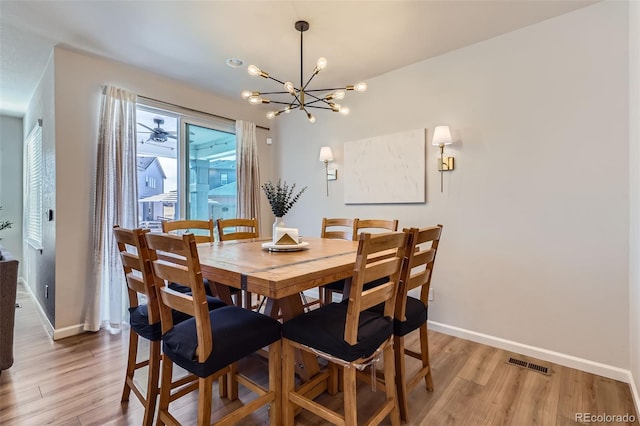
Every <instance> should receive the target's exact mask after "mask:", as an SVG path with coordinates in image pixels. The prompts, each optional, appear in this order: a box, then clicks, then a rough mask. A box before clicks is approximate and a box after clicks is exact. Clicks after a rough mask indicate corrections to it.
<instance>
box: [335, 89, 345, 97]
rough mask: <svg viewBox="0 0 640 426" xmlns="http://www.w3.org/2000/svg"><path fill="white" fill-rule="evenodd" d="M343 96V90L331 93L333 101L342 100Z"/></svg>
mask: <svg viewBox="0 0 640 426" xmlns="http://www.w3.org/2000/svg"><path fill="white" fill-rule="evenodd" d="M344 95H345V92H344V90H336V91H335V92H333V99H344Z"/></svg>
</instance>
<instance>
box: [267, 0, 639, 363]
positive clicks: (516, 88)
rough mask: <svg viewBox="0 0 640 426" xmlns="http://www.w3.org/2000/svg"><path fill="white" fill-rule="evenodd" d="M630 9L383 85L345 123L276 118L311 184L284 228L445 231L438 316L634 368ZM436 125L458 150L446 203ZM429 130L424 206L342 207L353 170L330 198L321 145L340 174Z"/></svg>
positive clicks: (375, 82)
mask: <svg viewBox="0 0 640 426" xmlns="http://www.w3.org/2000/svg"><path fill="white" fill-rule="evenodd" d="M627 11H628V5H627V4H626V3H625V2H604V3H599V4H596V5H594V6H591V7H587V8H584V9H580V10H578V11H576V12H572V13H570V14H567V15H563V16H560V17H557V18H554V19H551V20H548V21H545V22H542V23H540V24H536V25H532V26H530V27H527V28H524V29H521V30H518V31H515V32H512V33H509V34H506V35H503V36H500V37H497V38H494V39H491V40H488V41H485V42H481V43H478V44H476V45H473V46H470V47H467V48H463V49H460V50H457V51H454V52H451V53H448V54H444V55H442V56H439V57H436V58H433V59H430V60H426V61H423V62H420V63H417V64H414V65H412V66H409V67H406V68H403V69H399V70H396V71H393V72H391V73H388V74H386V75H382V76H379V77H377V78H374V79H371V80H369V81H368V83H369V90H368V91H367V92H365V93H362V94H358V93H355V94H354V93H353V92H351V93H348V95H347V98H345V100H344V101H342V102H341V103H343V104H344V105H348V106H350V107H351V115H350V116H348V117H341V116H337V115H331V114H330V113H325V114H323V113H318V114H317V121H316V123H315V124H313V125H311V124H309V123H308V122H307V120H306V119H304V117H303V116H302V115H301V114H300V113H295V112H293V113H291V114H289V115H288V116H285V117H280V118H278V120H279V121H278V124H277V126H278V127H277V128H275V135H274V143H277V146H278V149H279V150H278V159H277V165H278V167H279V170H280V171H281V176H282V177H283V178H285V179H287V180H289V181H291V182H296V183H297V184H298V185H301V186H304V185H308V186H309V190H308V192H307V193H305V194H304V195H303V196H302V198H301V200H300V202H299V205H296V206H295V207H294V208H293V209H292V211H291V212H290V213H289V214H288V215H287V217H286V218H285V222H286V223H287V225H288V226H297V227H299V228H300V229H301V233H302V234H303V235H305V234H306V235H318V234H319V228H320V223H321V218H322V216H333V217H340V216H344V217H360V218H364V217H379V218H398V219H399V220H400V227H406V226H427V225H434V224H436V223H441V224H443V225H444V231H443V240H442V243H441V245H440V247H441V249H440V252H439V254H438V262H437V265H436V267H435V272H434V274H435V275H434V280H433V286H434V288H435V301H434V302H433V303H432V304H431V306H430V310H429V314H430V319H431V320H432V321H435V322H438V323H441V324H444V325H446V326H448V327H459V328H462V329H465V330H467V331H470V332H476V333H484V334H486V335H489V336H493V337H496V338H500V339H506V340H508V341H511V342H516V343H520V344H523V345H530V346H532V347H535V348H537V349H539V351H538V353H539V354H541V353H542V352H545V351H552V352H555V353H560V354H563V356H565V357H566V356H571V357H578V358H581V359H583V360H586V362H587V363H602V364H605V365H607V366H609V367H612V368H613V370H616V371H619V369H628V367H629V356H628V353H629V308H628V306H629V304H628V294H629V284H628V283H629V250H628V247H629V236H628V234H629V195H628V181H629V165H628V161H627V155H628V151H629V147H628V140H629V111H628V90H629V85H628V81H629V76H628V72H629V70H628V62H627V55H628V49H627V45H628V31H627V29H628V15H627ZM407 48H409V47H407ZM327 55H330V52H328V53H327ZM327 57H328V58H329V56H327ZM329 60H330V58H329ZM439 124H448V125H449V126H451V128H452V130H453V132H454V138H455V139H457V140H458V143H457V144H455V145H452V146H450V147H448V148H447V153H448V154H453V155H454V156H455V157H456V170H455V171H453V172H450V173H447V174H445V176H444V177H445V188H444V193H440V191H439V189H440V188H439V186H440V182H439V175H438V173H437V170H436V167H435V165H436V156H437V147H432V146H431V144H430V139H431V136H432V131H433V128H434V127H435V126H436V125H439ZM421 127H426V128H427V129H428V132H427V133H428V139H429V146H428V152H427V186H428V189H427V203H426V204H417V205H345V204H344V203H343V184H344V181H343V180H341V179H340V171H339V172H338V180H337V181H334V182H330V183H329V186H330V189H329V191H330V196H329V197H328V198H327V197H326V196H325V193H324V191H325V189H324V184H325V183H324V180H323V170H324V165H323V164H322V163H321V162H320V161H318V154H319V151H320V147H321V146H323V145H329V146H331V147H332V149H333V152H334V157H335V160H336V161H335V162H334V163H332V166H334V167H335V166H337V168H338V169H340V168H341V166H342V149H343V143H344V142H348V141H351V140H356V139H361V138H364V137H369V136H376V135H385V134H392V133H397V132H401V131H405V130H411V129H416V128H421ZM620 371H621V370H620Z"/></svg>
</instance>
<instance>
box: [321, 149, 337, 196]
mask: <svg viewBox="0 0 640 426" xmlns="http://www.w3.org/2000/svg"><path fill="white" fill-rule="evenodd" d="M319 160H320V161H324V172H325V178H326V180H327V197H328V196H329V181H330V180H336V179H337V178H338V171H337V170H335V169H334V170H329V161H333V154H332V153H331V147H328V146H323V147H322V148H320V158H319Z"/></svg>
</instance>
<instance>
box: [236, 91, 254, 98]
mask: <svg viewBox="0 0 640 426" xmlns="http://www.w3.org/2000/svg"><path fill="white" fill-rule="evenodd" d="M257 94H258V93H254V92H252V91H251V90H243V91H242V93H241V94H240V96H242V99H249V98H250V97H251V96H255V95H257Z"/></svg>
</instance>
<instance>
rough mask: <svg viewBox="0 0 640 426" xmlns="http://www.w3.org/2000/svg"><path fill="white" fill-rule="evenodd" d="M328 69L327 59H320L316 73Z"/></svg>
mask: <svg viewBox="0 0 640 426" xmlns="http://www.w3.org/2000/svg"><path fill="white" fill-rule="evenodd" d="M326 67H327V59H326V58H320V59H318V62H317V63H316V72H318V71H322V70H323V69H325V68H326Z"/></svg>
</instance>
